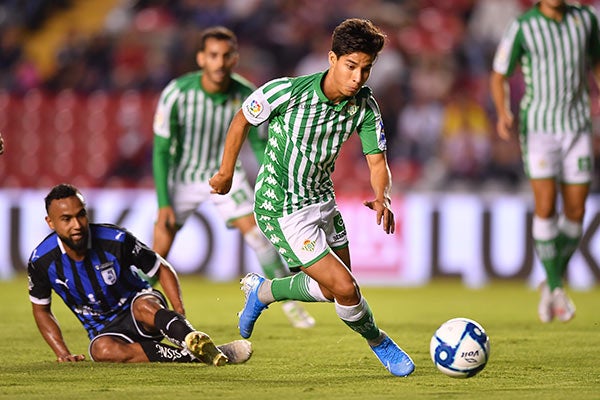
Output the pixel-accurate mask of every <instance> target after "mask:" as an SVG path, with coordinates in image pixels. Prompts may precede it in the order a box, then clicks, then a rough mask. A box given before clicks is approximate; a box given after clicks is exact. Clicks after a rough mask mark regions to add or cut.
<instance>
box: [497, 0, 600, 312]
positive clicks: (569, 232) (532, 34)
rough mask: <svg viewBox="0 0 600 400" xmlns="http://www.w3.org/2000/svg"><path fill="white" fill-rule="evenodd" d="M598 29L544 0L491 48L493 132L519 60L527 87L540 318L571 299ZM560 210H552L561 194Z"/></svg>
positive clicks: (588, 171) (590, 19) (506, 124)
mask: <svg viewBox="0 0 600 400" xmlns="http://www.w3.org/2000/svg"><path fill="white" fill-rule="evenodd" d="M599 61H600V32H599V30H598V21H597V19H596V14H595V12H594V10H593V9H592V8H590V7H586V6H580V5H574V4H568V3H566V2H565V1H564V0H541V1H540V2H539V3H537V4H536V5H534V6H533V7H532V8H531V9H530V10H528V11H527V12H525V13H524V14H523V15H521V16H520V17H519V18H517V19H516V20H515V21H514V22H512V23H511V24H510V25H509V27H508V28H507V30H506V32H505V34H504V36H503V38H502V41H501V42H500V45H499V47H498V50H497V52H496V56H495V59H494V66H493V71H492V76H491V82H490V84H491V91H492V97H493V100H494V105H495V107H496V112H497V115H498V123H497V129H498V134H499V135H500V137H502V138H503V139H509V138H510V136H511V135H512V134H513V130H514V128H515V122H514V119H513V115H512V113H511V108H510V96H509V89H508V84H507V77H509V76H510V75H512V74H513V72H514V70H515V67H516V65H517V64H519V63H520V64H521V68H522V71H523V75H524V78H525V79H524V80H525V84H526V91H525V95H524V96H523V99H522V100H521V107H520V118H519V128H520V140H521V150H522V155H523V164H524V167H525V172H526V174H527V176H528V177H529V179H530V182H531V188H532V190H533V196H534V201H535V215H534V217H533V226H532V233H533V239H534V242H535V248H536V252H537V255H538V256H539V258H540V260H541V262H542V264H543V265H544V269H545V271H546V280H545V282H543V283H542V285H541V299H540V303H539V307H538V314H539V318H540V320H541V321H542V322H550V321H552V319H553V318H554V317H556V318H557V319H559V320H560V321H569V320H570V319H572V318H573V317H574V315H575V306H574V305H573V303H572V301H571V300H570V299H569V297H568V296H567V294H566V293H565V290H564V288H563V278H564V276H565V271H566V269H567V264H568V261H569V259H570V257H571V255H572V254H573V252H574V251H575V250H576V248H577V245H578V243H579V239H580V238H581V234H582V222H583V217H584V212H585V202H586V198H587V196H588V193H589V189H590V183H591V180H592V171H593V167H592V160H593V157H592V154H593V153H592V151H593V150H592V127H591V112H590V96H589V93H588V75H587V73H588V67H589V66H590V65H591V66H592V67H593V72H594V75H595V77H596V79H598V78H600V63H599ZM559 191H560V193H561V195H562V212H557V206H556V204H557V198H558V193H559Z"/></svg>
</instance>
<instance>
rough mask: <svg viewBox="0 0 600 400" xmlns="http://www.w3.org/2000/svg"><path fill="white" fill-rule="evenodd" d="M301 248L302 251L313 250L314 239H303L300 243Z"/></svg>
mask: <svg viewBox="0 0 600 400" xmlns="http://www.w3.org/2000/svg"><path fill="white" fill-rule="evenodd" d="M302 250H304V251H315V241H314V240H308V239H306V240H304V243H302Z"/></svg>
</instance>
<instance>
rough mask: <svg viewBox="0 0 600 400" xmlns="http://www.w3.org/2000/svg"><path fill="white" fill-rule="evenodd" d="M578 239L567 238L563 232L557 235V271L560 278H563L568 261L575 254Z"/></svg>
mask: <svg viewBox="0 0 600 400" xmlns="http://www.w3.org/2000/svg"><path fill="white" fill-rule="evenodd" d="M579 239H580V237H570V236H567V235H566V234H565V233H564V232H561V233H560V234H559V235H558V241H557V249H558V255H559V257H558V269H559V272H560V276H561V277H564V276H565V272H566V271H567V265H568V264H569V260H570V259H571V256H572V255H573V253H575V250H577V246H579Z"/></svg>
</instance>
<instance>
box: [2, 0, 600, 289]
mask: <svg viewBox="0 0 600 400" xmlns="http://www.w3.org/2000/svg"><path fill="white" fill-rule="evenodd" d="M583 3H587V4H592V5H595V6H597V7H600V2H595V1H583ZM531 4H532V2H531V1H529V0H480V1H476V0H405V1H384V0H377V1H360V0H331V1H318V0H304V1H292V0H204V1H194V0H177V1H166V0H163V1H161V0H154V1H152V0H146V1H144V0H139V1H122V0H53V1H43V0H37V1H36V0H26V1H16V0H15V1H3V2H1V4H0V132H2V134H3V136H4V140H5V143H6V152H5V154H4V155H2V156H1V157H0V279H8V278H10V277H11V276H13V275H14V274H15V273H19V272H22V271H23V270H24V268H25V263H26V260H27V258H28V256H29V252H30V251H31V249H32V248H33V246H35V245H36V244H37V243H38V242H39V240H41V238H42V237H43V236H44V235H45V234H46V233H48V229H47V227H46V225H45V223H44V221H43V217H44V210H43V202H42V199H43V196H44V195H45V194H46V192H47V190H48V188H49V187H51V186H53V185H55V184H57V183H60V182H71V183H73V184H75V185H77V186H79V187H80V188H81V189H82V190H83V191H84V193H85V194H87V195H88V200H89V204H90V209H91V211H92V212H93V217H94V219H95V220H97V221H102V222H118V223H122V224H123V225H125V226H126V227H128V228H129V229H130V230H132V231H133V232H134V233H136V234H137V235H138V236H140V237H141V238H142V239H144V240H145V241H146V243H148V244H150V241H151V230H152V223H153V219H154V215H155V212H156V205H155V199H154V192H153V180H152V173H151V152H152V129H151V124H152V115H153V111H154V105H155V103H156V100H157V98H158V94H159V92H160V90H161V89H162V88H163V87H164V85H165V84H166V83H167V82H168V81H169V80H170V79H172V78H173V77H175V76H177V75H180V74H182V73H184V72H187V71H189V70H192V69H195V68H196V66H195V64H194V59H195V57H194V54H195V44H196V38H197V33H198V31H199V30H201V29H202V28H204V27H207V26H210V25H214V24H222V25H225V26H228V27H230V28H231V29H233V30H234V32H236V33H237V35H238V37H239V41H240V53H241V59H240V65H239V67H238V68H237V70H236V71H237V72H239V73H241V74H242V75H244V76H245V77H247V78H248V79H250V80H251V81H252V82H254V83H255V84H256V85H260V84H262V83H264V82H266V81H267V80H269V79H272V78H275V77H278V76H283V75H299V74H305V73H310V72H314V71H317V70H321V69H324V68H325V67H326V54H327V50H328V46H329V44H330V35H331V31H332V29H333V27H335V26H336V25H337V24H338V23H339V22H340V21H341V20H342V19H344V18H346V17H353V16H360V17H365V18H369V19H372V20H373V21H374V22H376V23H377V24H378V25H380V26H381V27H382V28H383V30H384V31H385V32H386V34H387V36H388V39H389V41H388V43H387V45H386V48H385V50H384V52H383V53H382V54H381V56H380V58H379V60H378V62H377V64H376V65H375V67H374V70H373V73H372V76H371V78H370V79H369V81H368V85H369V86H371V87H372V88H373V90H374V92H375V95H376V97H377V99H378V101H379V105H380V107H381V110H382V113H383V117H384V122H385V127H386V134H387V138H388V147H389V151H388V156H389V161H390V166H391V168H392V173H393V177H394V201H393V203H394V209H395V212H396V213H397V215H398V221H399V222H398V224H399V227H398V228H399V229H398V234H397V235H395V236H394V237H385V235H383V234H382V233H381V232H380V231H379V230H378V229H377V226H375V224H374V223H373V221H372V216H371V215H370V214H369V213H368V211H365V210H363V207H362V206H361V202H362V199H363V198H364V197H368V196H369V182H368V174H367V168H366V164H365V163H364V161H363V160H362V155H361V153H360V147H359V145H358V142H357V141H354V140H351V141H350V142H349V143H348V145H347V146H346V147H345V149H344V150H343V152H342V155H341V157H340V160H339V162H338V165H337V168H336V172H335V176H334V178H335V182H336V192H337V193H338V197H339V199H340V206H341V207H342V209H343V211H344V209H345V210H347V212H346V213H345V215H346V219H347V221H346V222H347V225H348V227H349V232H350V239H351V242H352V243H353V245H352V250H353V254H352V255H353V258H354V265H353V268H354V270H355V271H356V273H357V275H359V278H360V279H361V280H362V281H363V282H365V283H372V284H392V285H415V284H424V283H426V282H427V281H429V280H430V279H431V278H433V277H436V276H458V277H460V278H461V279H462V280H463V282H464V283H465V284H467V285H470V286H480V285H482V284H485V283H486V282H487V281H489V280H490V279H523V280H526V281H528V282H530V283H531V284H532V285H533V284H535V283H536V282H537V281H538V280H539V279H540V278H541V269H540V268H541V267H540V265H539V262H538V261H537V259H536V258H535V255H534V254H533V251H532V245H531V241H530V240H529V239H528V237H529V236H528V233H529V221H530V218H531V209H532V200H531V197H530V195H529V187H528V185H527V182H526V180H525V179H524V177H523V174H522V170H521V164H520V153H519V149H518V144H517V142H516V141H513V142H503V141H500V140H499V139H498V138H497V136H496V133H495V128H494V122H495V116H494V114H493V110H492V108H493V107H492V104H491V100H490V97H489V92H488V89H487V88H488V77H489V70H490V66H491V59H492V56H493V52H494V50H495V47H496V45H497V42H498V40H499V37H500V35H501V33H502V31H503V29H504V28H505V26H506V24H507V23H508V22H509V20H510V19H511V18H512V17H514V16H515V15H517V14H518V13H519V12H521V11H522V10H523V9H525V8H526V7H529V6H530V5H531ZM511 86H512V95H513V96H514V97H515V98H517V97H519V96H520V94H521V93H522V89H523V86H522V82H521V81H520V79H519V78H518V77H516V78H514V79H512V80H511ZM593 98H594V102H593V114H594V115H595V116H596V119H598V115H600V110H599V108H600V107H599V105H598V94H597V93H596V91H595V90H594V92H593ZM513 104H514V105H515V107H516V105H517V101H516V100H515V101H513ZM515 111H516V110H515ZM594 128H595V130H596V132H594V133H595V138H596V144H595V147H596V169H597V170H598V168H599V167H600V135H599V134H598V132H597V130H598V129H600V120H598V121H596V123H595V125H594ZM244 161H245V163H246V165H247V166H248V167H249V169H250V170H251V171H255V168H256V165H255V163H254V162H253V160H252V158H251V157H250V156H249V155H248V154H245V157H244ZM599 172H600V171H599ZM595 178H596V181H595V182H594V184H593V192H594V193H593V195H592V196H591V198H590V200H589V203H588V215H587V217H586V221H585V227H586V231H585V235H584V243H583V245H582V247H581V250H580V251H579V252H578V253H577V254H576V255H575V257H574V259H573V267H572V268H571V271H570V276H569V278H570V281H571V284H572V285H573V286H575V287H576V288H582V289H585V288H590V287H592V286H594V285H595V282H596V281H598V279H600V267H599V264H600V252H599V249H600V243H598V242H599V241H600V235H598V234H596V231H597V229H598V226H599V225H600V211H599V206H598V204H599V203H600V201H598V200H600V197H599V196H598V192H599V191H600V173H598V172H597V173H596V174H595ZM232 249H233V251H232ZM171 261H172V262H173V263H174V265H175V266H176V268H178V269H179V270H180V271H181V272H183V273H202V274H206V275H208V276H209V277H211V278H213V279H215V280H230V279H234V278H235V277H237V276H239V275H240V274H242V273H243V272H244V271H246V270H255V269H257V265H256V260H254V259H253V256H252V255H250V254H249V252H248V251H247V249H246V248H245V246H244V245H243V243H242V242H241V240H240V238H239V235H237V233H234V232H231V231H227V230H226V229H225V228H224V227H223V226H222V223H220V221H219V220H217V219H215V218H214V216H213V213H212V209H211V207H210V206H206V207H202V208H201V209H200V210H199V212H198V214H197V215H196V216H195V218H194V219H193V220H192V221H191V222H190V224H189V226H186V228H184V231H183V232H182V234H181V235H180V236H179V237H178V239H177V242H176V244H175V247H174V249H173V252H172V257H171Z"/></svg>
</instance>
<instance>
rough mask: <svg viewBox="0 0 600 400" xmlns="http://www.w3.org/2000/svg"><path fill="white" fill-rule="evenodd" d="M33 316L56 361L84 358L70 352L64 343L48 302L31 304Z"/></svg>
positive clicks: (75, 360)
mask: <svg viewBox="0 0 600 400" xmlns="http://www.w3.org/2000/svg"><path fill="white" fill-rule="evenodd" d="M32 307H33V318H34V319H35V323H36V325H37V327H38V329H39V331H40V333H41V334H42V337H43V338H44V340H45V341H46V343H48V345H49V346H50V348H51V349H52V351H54V354H56V361H58V362H77V361H83V360H85V356H84V355H83V354H72V353H71V352H70V351H69V348H68V347H67V344H66V343H65V341H64V339H63V336H62V332H61V330H60V327H59V325H58V321H57V320H56V318H55V317H54V314H52V310H51V309H50V304H44V305H40V304H33V303H32Z"/></svg>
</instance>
